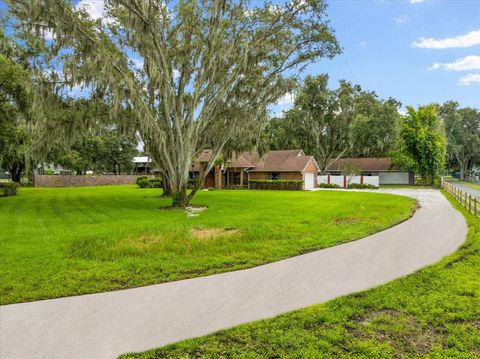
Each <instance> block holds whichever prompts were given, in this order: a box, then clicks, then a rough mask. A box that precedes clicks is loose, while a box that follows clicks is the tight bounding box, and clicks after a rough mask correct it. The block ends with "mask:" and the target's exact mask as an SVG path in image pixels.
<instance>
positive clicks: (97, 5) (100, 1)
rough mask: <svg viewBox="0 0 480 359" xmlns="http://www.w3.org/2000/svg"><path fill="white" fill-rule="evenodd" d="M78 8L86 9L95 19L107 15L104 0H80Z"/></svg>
mask: <svg viewBox="0 0 480 359" xmlns="http://www.w3.org/2000/svg"><path fill="white" fill-rule="evenodd" d="M77 9H84V10H85V11H86V12H88V14H89V15H90V17H91V18H92V19H93V20H97V19H101V18H103V17H104V16H105V4H104V0H80V1H79V2H78V4H77Z"/></svg>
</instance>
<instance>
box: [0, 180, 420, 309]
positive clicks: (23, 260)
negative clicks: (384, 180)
mask: <svg viewBox="0 0 480 359" xmlns="http://www.w3.org/2000/svg"><path fill="white" fill-rule="evenodd" d="M160 194H161V192H160V190H158V189H140V188H137V187H136V186H102V187H83V188H51V189H48V188H22V189H20V191H19V194H18V195H17V196H15V197H5V198H0V216H1V221H0V245H1V252H0V263H1V267H0V274H1V281H0V296H1V303H2V304H8V303H17V302H26V301H33V300H38V299H46V298H54V297H62V296H69V295H77V294H85V293H95V292H103V291H109V290H115V289H121V288H130V287H136V286H143V285H147V284H153V283H161V282H167V281H173V280H178V279H183V278H191V277H196V276H202V275H208V274H212V273H220V272H226V271H231V270H236V269H241V268H247V267H252V266H256V265H259V264H263V263H267V262H272V261H276V260H280V259H283V258H287V257H289V256H294V255H298V254H301V253H304V252H308V251H312V250H315V249H320V248H325V247H329V246H333V245H337V244H340V243H344V242H348V241H352V240H355V239H358V238H361V237H364V236H366V235H368V234H371V233H374V232H377V231H380V230H382V229H385V228H387V227H390V226H392V225H394V224H396V223H399V222H401V221H403V220H405V219H407V218H408V217H409V216H410V215H411V213H412V211H413V208H414V206H415V203H414V201H413V200H412V199H409V198H406V197H401V196H392V195H382V194H373V193H356V192H355V193H354V192H352V193H344V192H335V191H319V192H315V193H312V192H300V191H248V190H230V191H228V190H222V191H200V192H199V193H198V194H197V196H196V197H195V199H194V204H197V205H206V206H208V209H207V210H205V211H203V212H202V213H200V214H199V215H198V216H197V217H187V215H186V213H185V211H183V210H165V209H160V207H162V206H167V205H169V204H170V199H168V198H161V196H160ZM205 229H208V231H205V233H203V232H202V231H203V230H205ZM192 230H195V232H196V233H194V232H193V231H192Z"/></svg>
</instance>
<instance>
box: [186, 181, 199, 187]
mask: <svg viewBox="0 0 480 359" xmlns="http://www.w3.org/2000/svg"><path fill="white" fill-rule="evenodd" d="M196 183H197V180H196V179H189V180H188V183H187V188H188V189H193V188H194V187H195V184H196Z"/></svg>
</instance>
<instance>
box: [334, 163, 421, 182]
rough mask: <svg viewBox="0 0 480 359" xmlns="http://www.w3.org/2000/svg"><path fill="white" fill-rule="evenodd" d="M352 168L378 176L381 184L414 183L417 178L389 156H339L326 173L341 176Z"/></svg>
mask: <svg viewBox="0 0 480 359" xmlns="http://www.w3.org/2000/svg"><path fill="white" fill-rule="evenodd" d="M352 169H353V170H354V171H355V172H356V175H361V176H378V183H379V184H380V185H396V184H398V185H413V184H414V180H415V175H414V173H413V171H408V170H405V169H403V168H400V167H399V166H398V165H396V164H395V163H394V162H393V161H392V159H391V158H389V157H356V158H353V157H349V158H346V157H345V158H339V159H337V160H335V161H333V162H332V163H331V164H330V165H329V166H328V168H327V169H326V171H325V174H327V175H331V176H339V175H342V174H344V173H345V171H350V172H351V171H352Z"/></svg>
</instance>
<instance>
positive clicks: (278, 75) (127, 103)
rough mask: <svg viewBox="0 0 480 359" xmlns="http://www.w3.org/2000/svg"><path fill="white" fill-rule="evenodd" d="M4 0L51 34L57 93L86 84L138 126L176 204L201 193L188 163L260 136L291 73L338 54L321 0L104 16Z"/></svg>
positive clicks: (144, 3) (228, 0)
mask: <svg viewBox="0 0 480 359" xmlns="http://www.w3.org/2000/svg"><path fill="white" fill-rule="evenodd" d="M9 4H10V11H11V13H12V14H13V15H14V16H16V17H17V19H19V20H20V22H21V24H22V25H23V26H24V28H23V29H24V31H25V33H28V32H29V31H30V32H31V30H32V29H35V30H37V33H42V32H43V33H45V32H46V31H47V30H48V31H51V32H52V33H53V40H51V43H52V45H51V53H52V54H56V56H55V59H54V58H53V57H54V56H52V59H50V60H51V61H53V62H54V63H55V64H56V66H57V68H54V70H55V71H52V72H51V73H52V74H53V76H52V78H53V79H52V82H55V84H56V86H55V87H56V88H58V87H61V86H74V85H81V86H84V87H85V88H87V89H89V91H90V92H91V94H92V96H93V97H101V98H102V99H104V100H106V101H107V102H108V104H109V106H108V109H109V110H108V114H109V116H108V117H109V120H110V121H114V122H115V123H117V124H118V125H119V127H121V126H128V127H133V128H135V130H137V131H138V132H139V133H140V136H141V138H142V140H143V142H144V143H145V146H146V147H145V148H146V151H147V153H148V154H149V155H150V156H151V157H152V159H153V160H154V161H155V162H156V163H157V165H158V166H159V168H160V169H161V171H162V175H163V177H164V179H165V180H166V181H167V182H168V184H169V185H170V187H171V190H172V192H173V194H174V202H173V205H175V206H185V205H186V204H187V203H188V202H189V200H190V198H191V197H192V196H193V195H194V194H195V190H194V191H192V192H191V193H190V195H189V196H188V197H187V195H186V187H187V180H188V170H189V169H190V167H191V164H192V161H193V159H194V158H195V157H196V156H197V155H198V154H199V153H200V151H201V150H203V149H204V148H205V147H206V146H207V145H208V146H209V147H210V148H211V149H212V150H213V153H214V156H213V157H216V156H217V155H220V154H221V153H222V152H223V151H225V150H227V149H228V143H229V142H230V141H231V140H232V139H234V138H235V137H236V136H244V137H245V136H249V137H254V138H255V137H258V134H259V132H260V130H261V128H262V127H263V126H264V121H265V119H266V113H267V106H268V104H270V103H273V102H275V101H276V100H277V99H278V98H279V97H280V96H282V95H283V94H284V93H285V92H286V91H287V90H289V89H290V88H291V87H292V84H293V80H294V76H295V74H296V73H297V72H298V71H299V70H301V69H302V68H303V67H304V66H306V65H307V64H308V63H310V62H312V61H314V60H316V59H318V58H321V57H333V56H335V55H336V54H338V53H339V52H340V47H339V45H338V43H337V40H336V39H335V37H334V35H333V30H332V29H331V28H330V27H329V25H328V21H327V19H326V12H325V9H326V4H325V2H324V1H323V0H308V1H304V0H293V1H291V2H286V3H284V4H282V5H273V4H271V3H268V2H266V3H264V4H263V5H259V6H253V5H250V4H249V3H247V2H244V1H241V0H209V1H179V2H175V3H168V2H165V1H160V0H109V1H106V7H107V12H106V19H107V20H103V21H102V20H92V19H90V18H89V17H88V14H87V13H86V12H85V11H83V10H81V9H77V8H76V7H75V6H74V4H73V3H72V2H70V1H65V0H42V1H33V2H32V1H30V0H15V1H9ZM133 60H135V62H136V63H137V64H140V66H136V65H135V63H134V61H133ZM43 74H44V72H39V74H38V75H39V76H42V75H43ZM58 74H60V76H59V75H58ZM122 111H130V112H131V113H133V114H134V119H133V121H128V120H125V119H124V118H122V116H121V114H122ZM213 163H214V159H212V161H211V163H209V165H208V168H211V167H212V166H213ZM207 172H208V171H207Z"/></svg>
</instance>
